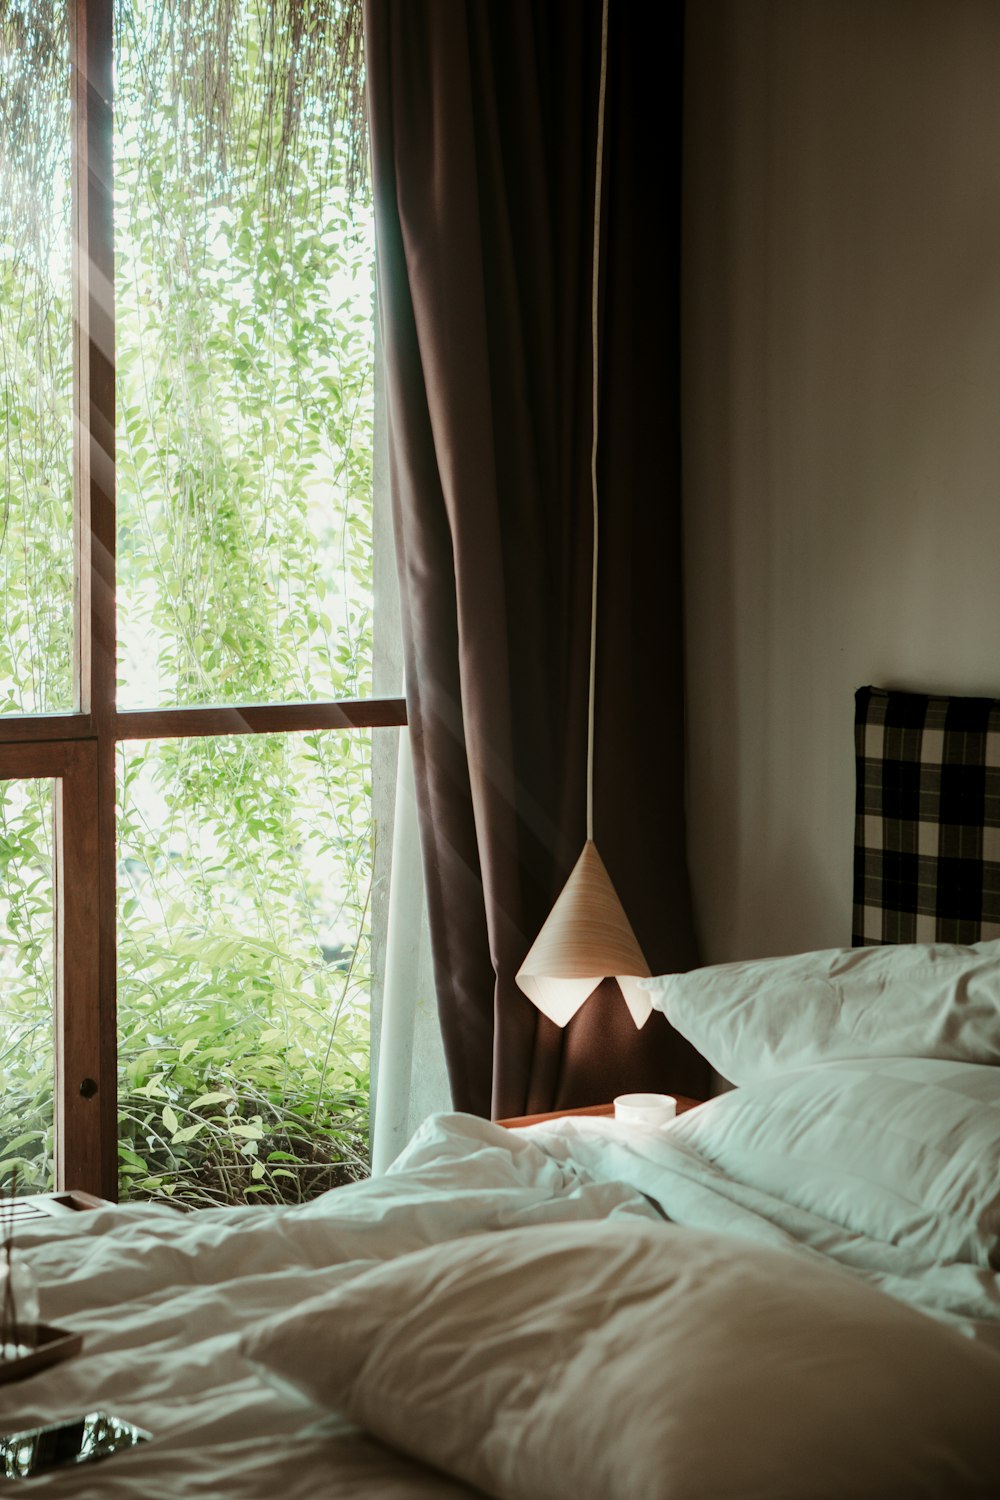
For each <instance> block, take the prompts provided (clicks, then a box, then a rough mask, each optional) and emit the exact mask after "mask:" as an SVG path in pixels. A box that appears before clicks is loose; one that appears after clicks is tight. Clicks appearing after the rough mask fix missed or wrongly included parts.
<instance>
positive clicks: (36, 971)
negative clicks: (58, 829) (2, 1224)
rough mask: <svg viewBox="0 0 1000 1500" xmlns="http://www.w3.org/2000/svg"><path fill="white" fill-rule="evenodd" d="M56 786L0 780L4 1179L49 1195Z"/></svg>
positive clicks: (0, 1153) (0, 1135)
mask: <svg viewBox="0 0 1000 1500" xmlns="http://www.w3.org/2000/svg"><path fill="white" fill-rule="evenodd" d="M52 930H53V929H52V783H51V782H50V781H0V1182H3V1183H5V1184H6V1185H7V1187H8V1188H9V1183H10V1177H11V1174H12V1172H14V1171H16V1172H17V1188H18V1192H19V1193H20V1192H31V1191H35V1192H50V1191H51V1190H52V1187H53V1185H54V1180H55V1179H54V1175H53V1168H52V1149H53V1134H52V1125H53V1116H52V1096H53V1048H52V1041H53V1026H52V1016H53V949H52Z"/></svg>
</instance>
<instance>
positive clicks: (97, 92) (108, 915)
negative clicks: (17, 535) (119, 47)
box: [0, 0, 406, 1201]
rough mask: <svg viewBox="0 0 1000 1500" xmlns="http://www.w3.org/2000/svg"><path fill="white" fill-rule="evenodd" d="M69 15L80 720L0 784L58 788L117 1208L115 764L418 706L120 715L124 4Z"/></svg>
mask: <svg viewBox="0 0 1000 1500" xmlns="http://www.w3.org/2000/svg"><path fill="white" fill-rule="evenodd" d="M67 3H68V9H69V17H70V85H71V127H70V128H71V133H72V153H73V157H72V160H73V170H72V192H73V203H72V233H73V383H74V428H75V446H74V480H73V482H74V494H73V515H74V544H75V545H74V552H75V566H76V580H75V591H74V664H73V681H74V697H75V701H76V703H77V705H78V709H77V711H76V712H72V713H60V714H38V715H24V716H17V717H14V716H6V715H2V716H0V780H17V779H34V778H42V779H51V780H52V781H53V783H54V789H55V790H54V796H53V814H54V849H55V861H54V869H53V879H54V887H55V890H54V928H55V930H54V957H55V1007H54V1008H55V1016H54V1027H55V1091H54V1111H55V1156H56V1184H55V1185H56V1189H57V1190H58V1191H60V1192H63V1191H69V1190H73V1189H77V1190H82V1191H84V1192H88V1193H94V1194H96V1195H97V1196H99V1197H102V1198H107V1199H111V1200H113V1201H116V1200H117V1196H118V1089H117V1024H116V1022H117V1016H116V922H117V894H116V883H115V863H116V829H115V756H116V750H117V747H118V744H119V743H120V742H121V741H124V740H159V739H170V738H177V737H181V736H183V737H196V736H207V735H229V734H274V733H294V732H301V731H308V730H323V729H348V730H350V729H369V728H381V727H388V726H398V725H404V724H405V723H406V704H405V700H404V699H403V698H367V699H347V700H338V701H335V702H317V703H274V704H237V705H227V706H219V707H206V708H167V709H150V710H140V711H137V710H127V711H124V712H121V711H119V710H118V708H117V705H116V701H115V693H116V674H117V661H116V656H117V638H116V624H115V586H116V575H115V540H116V528H115V353H114V337H115V317H114V227H113V222H112V206H113V175H112V169H113V162H112V140H113V103H112V83H111V81H112V48H113V40H114V24H113V0H67Z"/></svg>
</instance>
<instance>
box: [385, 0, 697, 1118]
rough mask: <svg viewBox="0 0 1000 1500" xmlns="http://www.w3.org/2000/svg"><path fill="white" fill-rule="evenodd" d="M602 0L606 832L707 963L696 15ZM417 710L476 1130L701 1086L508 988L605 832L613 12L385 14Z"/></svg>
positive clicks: (457, 1073) (456, 1093)
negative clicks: (686, 468)
mask: <svg viewBox="0 0 1000 1500" xmlns="http://www.w3.org/2000/svg"><path fill="white" fill-rule="evenodd" d="M645 14H646V12H645V10H644V8H642V7H636V6H634V5H630V4H625V3H622V0H619V3H618V4H615V3H614V0H612V8H611V19H610V36H609V82H608V104H607V108H608V114H607V127H606V129H607V134H606V148H605V201H604V226H603V230H602V234H603V240H604V247H603V251H602V267H603V283H602V299H601V351H602V352H601V418H600V453H599V475H600V490H601V538H600V543H601V575H600V606H599V608H600V615H599V656H598V681H597V716H598V723H597V734H596V762H595V828H596V837H597V842H598V845H599V847H600V849H601V852H602V855H603V857H604V859H605V862H606V863H607V865H608V868H609V870H610V872H611V875H612V878H613V880H614V881H615V883H616V885H617V887H618V890H619V892H620V894H621V895H622V898H623V900H624V902H625V905H626V909H627V910H628V912H629V915H630V918H631V920H632V923H633V926H634V927H635V930H636V933H637V936H638V937H639V940H640V942H641V943H642V944H643V946H644V949H645V951H646V955H647V958H648V959H649V962H650V964H651V966H652V968H653V971H654V972H660V971H665V970H667V969H682V968H688V967H690V966H691V964H692V963H693V962H694V961H695V944H694V937H693V928H692V920H691V909H690V896H689V891H688V882H687V874H686V864H685V849H684V811H683V798H684V783H683V722H682V719H683V697H682V610H681V597H680V588H681V572H680V543H681V535H680V479H679V474H680V462H679V433H678V420H679V412H678V407H679V390H678V309H677V297H678V257H679V242H678V228H679V224H678V216H679V192H680V159H679V153H680V81H681V51H682V13H681V11H680V9H679V8H677V9H675V10H671V11H669V12H668V27H667V29H668V30H669V29H670V25H669V19H670V18H671V17H672V18H673V26H674V33H675V34H674V36H673V38H672V40H671V41H670V42H668V43H667V44H666V46H665V44H664V42H663V40H662V37H663V25H662V19H663V18H662V16H661V17H660V24H659V25H658V27H657V37H656V40H655V43H653V41H652V39H651V38H650V37H648V36H645V35H644V34H643V33H644V15H645ZM365 28H366V35H365V47H366V67H367V72H368V97H369V117H370V127H371V143H372V171H373V183H374V193H375V215H376V243H377V254H378V286H379V316H380V320H381V333H382V342H383V350H384V357H385V366H386V400H387V417H388V429H389V454H390V484H391V489H392V502H393V515H394V526H395V533H396V546H397V558H398V566H399V572H400V586H401V595H402V610H403V629H404V641H405V646H404V649H405V655H406V682H407V702H408V711H409V718H410V735H411V745H412V751H413V761H414V775H415V781H416V787H417V797H418V804H419V812H420V829H421V845H422V850H423V859H424V870H425V876H426V882H427V899H428V913H429V920H430V925H431V933H432V940H433V946H434V963H435V977H436V983H437V990H438V1002H439V1008H440V1014H441V1024H442V1032H443V1037H444V1044H445V1051H446V1055H447V1059H448V1067H449V1076H450V1081H451V1087H452V1094H453V1099H454V1103H455V1105H456V1107H457V1108H461V1109H468V1110H471V1111H473V1112H475V1113H481V1114H490V1113H492V1114H493V1115H494V1116H495V1117H497V1116H503V1115H512V1114H521V1113H526V1112H531V1111H538V1110H544V1109H550V1108H560V1107H571V1106H573V1105H575V1104H587V1103H593V1102H595V1101H598V1100H603V1099H608V1098H610V1097H612V1095H613V1094H614V1093H616V1092H619V1091H621V1090H624V1089H646V1088H656V1089H669V1088H673V1089H676V1090H678V1091H681V1092H684V1093H695V1094H697V1093H701V1092H706V1091H707V1085H708V1070H707V1067H706V1065H705V1064H704V1063H703V1061H702V1059H700V1058H699V1057H698V1056H697V1055H696V1054H695V1053H693V1051H692V1049H691V1048H690V1047H688V1045H687V1044H686V1043H685V1042H683V1040H682V1039H681V1038H680V1037H678V1036H677V1035H676V1034H675V1033H673V1032H672V1031H671V1029H670V1027H669V1026H668V1025H667V1023H666V1022H665V1021H664V1019H663V1018H662V1017H660V1016H654V1017H653V1018H652V1019H651V1020H650V1021H649V1022H648V1024H647V1026H646V1027H645V1028H644V1029H643V1031H642V1032H636V1031H635V1029H634V1027H633V1025H632V1022H631V1019H630V1017H629V1015H628V1012H627V1010H626V1007H625V1004H624V1001H623V1000H622V999H621V997H620V995H619V994H618V992H617V988H616V987H615V986H613V985H610V984H606V985H604V986H602V989H601V991H600V992H599V993H598V994H596V995H595V996H593V997H592V998H591V999H590V1000H589V1001H588V1002H587V1004H586V1005H585V1006H584V1007H583V1009H582V1010H581V1012H579V1014H578V1016H577V1017H576V1018H574V1021H573V1022H571V1024H570V1025H569V1026H568V1027H567V1028H566V1029H565V1031H562V1032H560V1031H559V1029H558V1028H556V1027H555V1026H553V1025H552V1024H551V1023H550V1022H548V1021H546V1020H545V1019H544V1018H543V1017H541V1016H540V1015H539V1014H538V1012H537V1011H535V1009H534V1007H533V1006H532V1005H531V1004H530V1002H529V1001H527V1000H526V999H525V997H524V996H523V995H522V994H521V992H520V991H519V990H518V989H517V987H516V985H515V983H514V974H515V973H516V971H517V968H518V966H519V964H520V962H521V960H522V958H523V957H524V954H525V952H526V951H527V948H528V946H529V945H530V943H531V940H532V938H533V937H534V935H535V932H536V931H537V929H538V927H539V926H540V925H541V923H542V921H543V920H544V918H545V916H546V915H547V913H548V910H549V908H550V906H551V904H552V902H553V900H554V899H555V897H556V895H557V894H558V892H559V890H560V889H561V887H562V884H563V882H564V881H565V879H566V876H567V875H568V873H569V870H570V868H571V867H572V865H573V863H574V862H575V860H576V858H577V856H578V854H579V851H580V848H581V847H582V843H583V838H584V820H585V810H586V809H585V772H586V716H587V685H588V651H589V631H590V565H591V541H592V536H591V507H590V473H589V470H590V441H591V417H590V402H591V354H590V295H591V291H590V288H591V269H592V234H593V193H594V155H595V148H596V117H597V85H598V73H599V64H600V34H601V7H600V3H599V0H581V3H579V4H574V5H572V6H570V5H566V4H562V3H557V0H504V3H503V4H496V3H493V0H366V4H365Z"/></svg>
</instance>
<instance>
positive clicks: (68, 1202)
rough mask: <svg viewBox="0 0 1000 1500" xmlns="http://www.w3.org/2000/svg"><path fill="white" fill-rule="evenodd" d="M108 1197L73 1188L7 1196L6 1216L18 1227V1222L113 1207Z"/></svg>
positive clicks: (31, 1222)
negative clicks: (21, 1195)
mask: <svg viewBox="0 0 1000 1500" xmlns="http://www.w3.org/2000/svg"><path fill="white" fill-rule="evenodd" d="M113 1206H114V1205H113V1204H111V1203H109V1202H108V1200H107V1199H106V1198H95V1197H94V1195H93V1193H81V1192H79V1191H77V1190H76V1189H71V1190H70V1191H69V1192H66V1193H35V1194H33V1195H32V1196H30V1197H27V1198H14V1199H13V1200H11V1199H9V1198H5V1199H4V1200H3V1212H4V1216H5V1218H9V1219H10V1221H11V1223H12V1224H13V1225H14V1226H15V1228H16V1227H17V1225H18V1224H34V1223H37V1222H38V1220H39V1219H52V1218H62V1217H63V1215H64V1214H71V1213H81V1212H82V1211H83V1210H85V1209H90V1208H112V1207H113Z"/></svg>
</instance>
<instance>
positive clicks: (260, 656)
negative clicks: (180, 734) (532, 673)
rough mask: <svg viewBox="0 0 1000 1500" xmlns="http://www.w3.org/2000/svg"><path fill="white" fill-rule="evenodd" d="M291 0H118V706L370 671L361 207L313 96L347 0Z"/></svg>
mask: <svg viewBox="0 0 1000 1500" xmlns="http://www.w3.org/2000/svg"><path fill="white" fill-rule="evenodd" d="M306 10H307V8H305V7H302V6H301V5H299V4H297V3H296V0H277V3H275V4H274V5H260V4H258V3H257V0H234V3H233V4H231V5H226V6H219V5H217V4H216V3H215V0H185V3H184V4H183V5H181V4H180V3H179V0H124V3H122V4H119V5H118V6H117V7H116V16H117V22H118V36H117V56H116V105H115V164H116V195H115V212H116V235H117V239H116V278H117V285H116V294H117V299H118V322H117V358H118V494H119V543H118V565H119V590H118V605H119V615H118V619H119V642H120V644H119V702H120V703H121V704H122V705H123V706H132V707H139V706H166V705H172V704H185V705H187V704H205V703H234V702H265V701H272V702H280V701H293V700H310V701H315V700H317V699H327V698H335V697H345V696H348V697H349V696H357V695H360V694H363V693H366V692H370V690H371V672H372V668H371V598H372V498H371V472H372V422H373V398H372V373H373V242H372V223H371V213H370V210H369V208H368V206H367V205H365V204H357V203H356V204H355V205H354V206H353V207H350V206H349V200H348V195H347V191H346V188H345V179H346V176H347V175H348V168H349V163H350V161H351V150H350V146H349V143H348V141H347V139H346V136H345V132H344V129H343V128H342V127H341V126H339V125H338V124H337V111H336V109H335V108H334V107H333V105H332V101H331V93H330V89H331V82H330V80H331V76H332V70H334V68H335V66H336V56H337V48H338V47H339V46H340V45H341V42H342V40H343V36H342V33H343V31H344V28H348V30H349V25H350V24H355V23H356V22H357V16H358V7H357V6H339V5H335V6H328V7H326V6H321V7H319V8H316V9H314V10H311V11H309V12H308V14H309V17H310V20H309V25H308V28H307V29H306V31H305V32H304V33H303V26H302V18H303V16H304V14H305V13H306ZM352 17H353V18H354V20H353V22H352V21H351V18H352ZM354 40H355V41H357V42H359V41H360V37H359V35H358V36H356V37H355V38H354ZM358 66H360V60H358Z"/></svg>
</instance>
